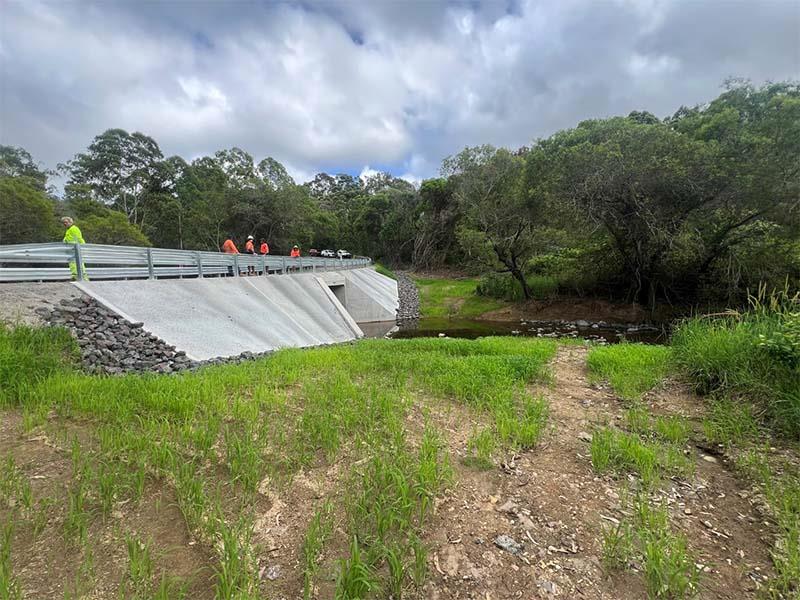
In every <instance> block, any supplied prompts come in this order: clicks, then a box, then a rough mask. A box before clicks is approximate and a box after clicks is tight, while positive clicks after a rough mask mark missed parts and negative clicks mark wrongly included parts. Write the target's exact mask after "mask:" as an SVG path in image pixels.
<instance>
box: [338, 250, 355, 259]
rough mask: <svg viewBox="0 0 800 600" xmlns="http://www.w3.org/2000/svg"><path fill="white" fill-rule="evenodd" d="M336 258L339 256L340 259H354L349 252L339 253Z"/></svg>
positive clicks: (340, 251)
mask: <svg viewBox="0 0 800 600" xmlns="http://www.w3.org/2000/svg"><path fill="white" fill-rule="evenodd" d="M336 256H338V257H339V258H353V255H352V254H350V253H349V252H348V251H347V250H339V251H337V252H336Z"/></svg>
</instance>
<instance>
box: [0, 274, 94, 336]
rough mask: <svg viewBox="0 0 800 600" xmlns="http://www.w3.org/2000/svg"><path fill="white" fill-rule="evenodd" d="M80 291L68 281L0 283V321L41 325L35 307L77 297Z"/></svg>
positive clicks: (54, 304)
mask: <svg viewBox="0 0 800 600" xmlns="http://www.w3.org/2000/svg"><path fill="white" fill-rule="evenodd" d="M80 295H81V291H80V290H79V289H78V288H77V287H75V286H74V285H72V284H71V283H68V282H50V283H39V282H24V283H2V284H0V321H6V322H9V323H12V324H15V323H21V324H24V325H33V326H36V325H43V324H44V321H43V320H42V317H41V315H40V314H38V313H37V312H36V309H37V308H40V307H42V306H50V307H52V306H56V305H58V303H59V302H60V301H61V300H72V299H74V298H78V297H80Z"/></svg>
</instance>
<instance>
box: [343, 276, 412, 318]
mask: <svg viewBox="0 0 800 600" xmlns="http://www.w3.org/2000/svg"><path fill="white" fill-rule="evenodd" d="M344 276H345V280H346V283H345V296H346V302H345V307H346V308H347V312H349V313H350V314H351V315H352V317H353V318H354V319H355V320H356V321H358V322H359V323H374V322H379V321H394V320H395V319H396V318H397V309H398V307H399V300H398V294H397V282H396V281H395V280H394V279H392V278H390V277H386V276H385V275H381V274H380V273H378V272H377V271H374V270H372V269H353V270H352V271H344Z"/></svg>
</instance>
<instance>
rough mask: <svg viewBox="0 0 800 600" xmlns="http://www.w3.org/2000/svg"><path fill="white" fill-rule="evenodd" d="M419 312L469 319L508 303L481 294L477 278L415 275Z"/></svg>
mask: <svg viewBox="0 0 800 600" xmlns="http://www.w3.org/2000/svg"><path fill="white" fill-rule="evenodd" d="M414 282H415V283H416V284H417V288H418V289H419V300H420V312H421V314H422V316H423V317H451V318H461V319H470V318H473V319H474V318H476V317H479V316H481V315H482V314H484V313H487V312H489V311H492V310H496V309H498V308H502V307H503V306H505V305H506V303H505V302H502V301H500V300H495V299H494V298H488V297H486V296H478V295H477V294H476V293H475V290H476V288H477V286H478V282H479V280H478V279H466V278H464V279H426V278H416V279H414Z"/></svg>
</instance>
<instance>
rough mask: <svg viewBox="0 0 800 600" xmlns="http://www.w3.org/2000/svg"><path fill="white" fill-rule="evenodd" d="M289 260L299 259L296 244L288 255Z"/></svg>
mask: <svg viewBox="0 0 800 600" xmlns="http://www.w3.org/2000/svg"><path fill="white" fill-rule="evenodd" d="M289 257H290V258H300V248H298V247H297V244H295V245H294V246H292V251H291V252H290V253H289Z"/></svg>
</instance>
